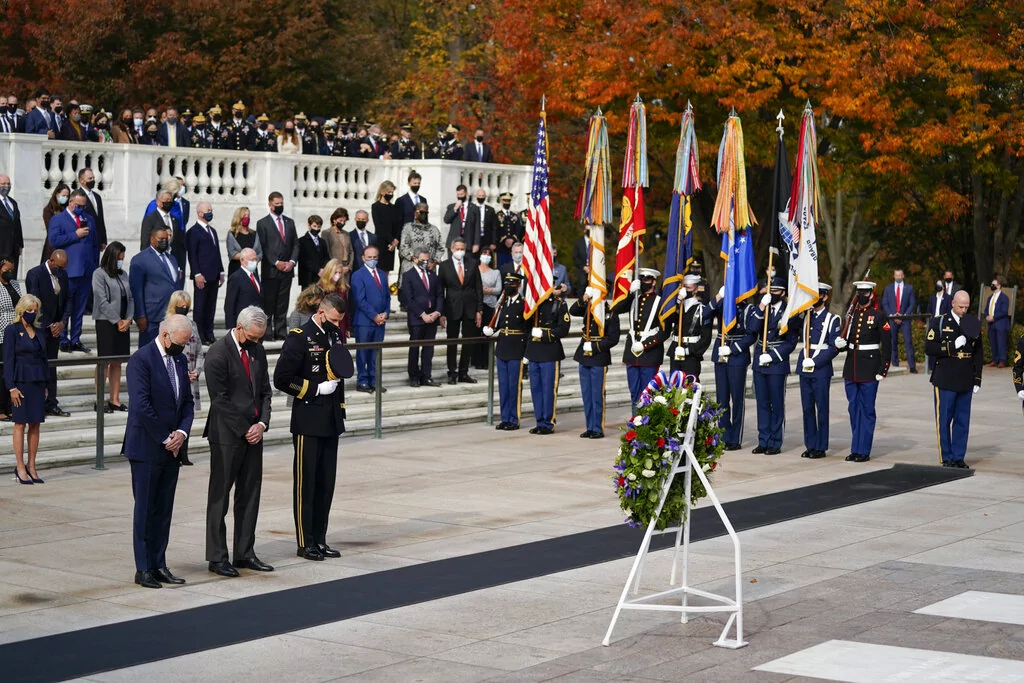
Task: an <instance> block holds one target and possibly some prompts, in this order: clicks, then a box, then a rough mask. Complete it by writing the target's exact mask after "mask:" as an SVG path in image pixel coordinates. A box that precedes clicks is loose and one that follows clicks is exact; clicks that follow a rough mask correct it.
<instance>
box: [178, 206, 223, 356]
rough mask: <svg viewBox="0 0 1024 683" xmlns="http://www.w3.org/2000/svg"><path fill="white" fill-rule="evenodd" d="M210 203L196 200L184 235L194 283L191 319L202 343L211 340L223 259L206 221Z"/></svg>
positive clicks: (213, 338)
mask: <svg viewBox="0 0 1024 683" xmlns="http://www.w3.org/2000/svg"><path fill="white" fill-rule="evenodd" d="M212 220H213V207H212V206H210V203H209V202H199V205H198V206H197V207H196V222H195V223H194V224H193V225H192V227H191V228H189V230H188V233H186V235H185V248H186V250H187V252H188V264H189V267H190V269H191V271H192V283H193V285H194V286H195V307H196V311H195V321H196V327H197V328H199V337H200V339H201V340H202V342H203V343H204V344H212V343H213V342H214V341H215V340H216V337H215V336H214V333H213V318H214V316H215V314H216V312H217V293H218V292H219V291H220V287H221V285H223V284H224V262H223V260H221V256H220V240H219V239H218V238H217V231H216V230H215V229H214V227H213V226H212V225H210V221H212Z"/></svg>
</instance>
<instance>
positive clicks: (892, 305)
mask: <svg viewBox="0 0 1024 683" xmlns="http://www.w3.org/2000/svg"><path fill="white" fill-rule="evenodd" d="M902 294H903V296H902V298H901V300H900V313H901V314H902V315H910V314H911V313H913V312H914V308H916V307H917V298H916V297H915V296H914V287H913V285H910V284H908V283H906V282H904V283H903V292H902ZM882 310H883V311H885V314H886V315H887V316H889V317H892V316H893V315H895V314H896V283H895V282H891V283H889V284H888V285H886V287H885V290H884V291H883V292H882Z"/></svg>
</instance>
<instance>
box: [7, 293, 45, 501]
mask: <svg viewBox="0 0 1024 683" xmlns="http://www.w3.org/2000/svg"><path fill="white" fill-rule="evenodd" d="M40 306H42V304H41V303H40V301H39V299H37V298H36V297H34V296H32V295H31V294H26V295H25V296H23V297H21V299H19V300H18V304H17V306H15V308H14V316H13V317H14V320H13V322H11V324H10V325H9V326H8V327H7V329H5V330H4V337H3V339H4V343H3V358H4V383H5V384H6V385H7V392H8V394H9V396H10V401H11V410H12V413H11V418H12V419H13V420H14V458H15V460H16V461H17V465H16V468H15V472H14V476H15V477H16V478H17V479H18V483H19V484H42V483H43V480H42V479H40V478H39V473H38V472H36V451H38V450H39V424H40V423H41V422H43V421H44V420H45V419H46V382H47V380H48V379H49V378H50V370H49V365H47V362H46V345H45V344H44V343H43V340H42V337H40V336H39V335H40V332H39V331H38V330H36V328H35V322H36V318H37V317H38V316H39V308H40ZM26 425H27V426H28V430H27V431H28V460H27V461H26V460H25V432H26V429H25V426H26Z"/></svg>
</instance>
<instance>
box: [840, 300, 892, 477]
mask: <svg viewBox="0 0 1024 683" xmlns="http://www.w3.org/2000/svg"><path fill="white" fill-rule="evenodd" d="M853 286H854V289H855V290H856V291H855V294H854V296H855V299H854V302H853V306H852V308H851V309H850V311H849V312H848V313H847V316H846V321H845V322H844V325H843V330H842V331H841V332H840V333H839V336H838V337H836V341H835V347H836V348H837V349H839V350H840V351H842V350H843V349H846V362H845V363H844V364H843V380H844V384H845V386H846V399H847V400H848V401H849V402H850V431H851V432H852V437H853V438H852V442H851V444H850V454H849V455H848V456H846V459H847V461H849V462H867V461H868V460H870V459H871V443H872V441H873V440H874V438H875V399H876V398H877V396H878V383H879V382H881V381H882V380H883V379H884V378H885V376H886V375H888V374H889V362H890V359H891V357H890V353H891V348H890V346H891V344H892V335H891V334H890V332H891V329H890V326H889V320H888V318H887V317H886V315H885V312H884V311H883V310H882V309H881V308H879V307H878V302H877V301H876V300H875V283H874V282H867V281H861V282H854V283H853Z"/></svg>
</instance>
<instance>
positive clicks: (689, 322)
mask: <svg viewBox="0 0 1024 683" xmlns="http://www.w3.org/2000/svg"><path fill="white" fill-rule="evenodd" d="M699 283H700V276H698V275H693V274H692V273H691V274H688V275H685V276H683V286H682V287H680V288H679V293H678V295H677V296H676V299H677V301H678V302H679V305H680V306H682V315H681V316H680V315H678V314H673V315H672V316H671V317H670V318H669V319H668V320H666V321H665V324H666V325H667V326H668V328H669V329H670V330H672V336H671V337H669V347H668V357H669V358H670V359H671V360H670V367H671V369H672V370H680V371H682V372H685V373H686V374H687V375H692V376H693V377H696V378H697V379H698V380H699V379H700V364H701V362H702V361H703V360H704V352H705V351H707V350H708V347H709V346H711V315H710V312H709V311H707V310H706V309H705V306H704V304H703V303H701V301H700V299H699V298H698V297H697V285H698V284H699Z"/></svg>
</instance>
